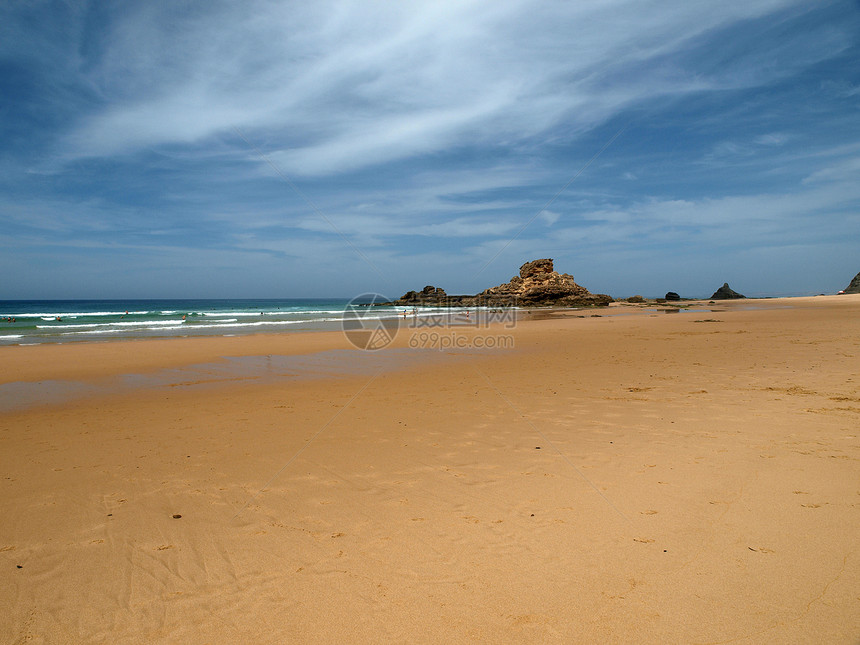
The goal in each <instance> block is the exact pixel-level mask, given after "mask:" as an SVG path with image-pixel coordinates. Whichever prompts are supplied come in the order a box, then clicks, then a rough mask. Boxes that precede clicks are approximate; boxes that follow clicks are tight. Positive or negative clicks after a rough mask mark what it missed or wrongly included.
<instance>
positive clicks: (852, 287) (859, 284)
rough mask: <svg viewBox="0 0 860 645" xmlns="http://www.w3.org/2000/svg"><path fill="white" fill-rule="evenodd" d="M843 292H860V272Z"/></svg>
mask: <svg viewBox="0 0 860 645" xmlns="http://www.w3.org/2000/svg"><path fill="white" fill-rule="evenodd" d="M842 293H860V273H858V274H857V275H855V276H854V279H853V280H852V281H851V284H849V285H848V286H847V287H845V289H844V290H843V291H842Z"/></svg>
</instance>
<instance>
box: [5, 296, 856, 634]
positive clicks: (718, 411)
mask: <svg viewBox="0 0 860 645" xmlns="http://www.w3.org/2000/svg"><path fill="white" fill-rule="evenodd" d="M664 309H665V308H653V307H652V308H646V307H638V306H632V305H626V304H620V303H615V304H613V305H612V306H611V307H609V308H607V309H599V310H592V311H584V312H568V313H563V314H557V315H546V314H541V313H538V312H535V313H533V314H525V315H523V316H522V317H521V320H520V321H519V322H518V323H517V324H516V326H515V327H514V328H511V329H509V328H506V327H505V326H504V325H500V326H496V327H492V328H490V329H473V328H469V327H467V326H462V327H458V328H455V329H440V330H436V331H437V332H438V334H439V338H437V341H439V340H440V339H441V337H447V338H451V337H452V334H454V335H456V336H457V338H459V339H460V341H462V342H463V344H464V345H471V347H461V348H458V349H452V348H447V347H446V348H439V347H438V346H429V345H432V343H430V344H425V346H424V347H423V348H422V349H414V348H411V347H410V341H411V342H412V344H413V345H414V344H415V340H414V338H415V337H414V334H415V333H416V332H415V331H414V330H409V329H401V330H400V333H399V334H398V336H397V338H396V339H395V341H394V343H393V345H392V346H391V347H389V348H386V349H383V350H379V351H378V352H372V353H371V352H362V351H359V350H356V349H354V348H352V346H351V345H350V343H349V342H348V340H347V339H346V338H345V337H344V335H343V334H341V333H339V332H326V333H301V334H299V333H296V334H279V335H258V336H245V337H235V338H198V339H171V340H140V341H130V342H108V343H98V344H67V345H40V346H33V347H3V348H0V365H2V366H3V369H2V373H0V389H2V388H4V387H5V388H6V392H7V393H8V392H13V393H25V394H26V396H25V394H21V395H20V396H21V397H23V398H20V397H19V395H18V394H14V396H13V395H8V394H7V397H6V399H5V401H6V404H7V407H6V409H5V410H4V411H2V412H0V471H2V481H0V486H2V488H0V490H2V495H0V518H2V519H0V606H2V607H3V608H4V609H3V611H2V612H0V613H2V617H0V641H2V642H4V643H24V642H32V643H101V642H110V643H144V642H145V643H201V644H202V643H239V642H245V643H285V642H296V643H332V642H348V643H365V642H366V643H373V642H400V643H406V642H410V643H418V642H427V643H443V642H446V643H447V642H455V643H461V642H488V643H521V642H534V643H573V642H584V643H588V642H594V643H634V642H635V643H669V642H675V643H711V644H716V643H857V642H858V639H860V593H859V592H858V589H860V552H858V547H857V545H858V537H860V513H858V510H860V507H858V503H860V442H858V435H860V295H843V296H826V297H816V298H791V299H774V300H747V301H732V302H720V303H717V304H714V305H708V304H707V303H706V302H705V303H703V304H700V305H695V306H693V307H691V310H689V311H682V312H677V313H667V312H666V311H664ZM501 335H504V336H510V337H511V338H512V339H513V341H514V342H513V346H512V347H506V348H498V347H497V348H492V347H482V348H476V347H474V345H476V344H477V341H476V337H480V338H479V339H478V340H480V341H482V343H483V344H484V345H486V344H488V342H487V339H488V338H489V337H498V336H501ZM425 340H429V339H426V338H425ZM433 342H435V341H433ZM489 344H492V343H489ZM38 383H42V385H37V384H38ZM14 388H17V389H14ZM38 388H44V390H43V391H44V395H40V394H39V390H38ZM34 393H35V394H34ZM27 397H29V398H27ZM13 399H14V400H13ZM16 401H17V402H18V404H17V405H13V403H15V402H16Z"/></svg>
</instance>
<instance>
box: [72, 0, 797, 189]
mask: <svg viewBox="0 0 860 645" xmlns="http://www.w3.org/2000/svg"><path fill="white" fill-rule="evenodd" d="M790 4H792V3H791V2H788V1H787V0H786V1H784V2H783V1H777V0H751V1H749V2H745V3H727V4H717V3H714V4H712V5H704V6H699V5H695V6H694V5H692V4H691V5H683V4H682V5H678V4H677V3H674V2H671V3H670V2H668V0H666V1H665V2H656V3H649V4H647V5H642V4H639V3H636V2H633V1H632V0H615V1H614V2H606V1H605V0H601V1H597V0H591V1H587V2H578V3H569V4H552V5H549V4H541V3H532V2H521V1H516V0H507V1H503V0H496V1H494V2H479V1H473V2H459V1H457V2H454V1H451V2H438V1H436V2H422V3H409V4H408V6H407V5H396V4H394V5H392V4H390V3H374V2H370V3H368V2H320V3H309V4H306V5H297V4H289V5H279V4H273V3H266V2H257V3H253V4H252V5H251V6H246V5H242V6H241V7H238V6H236V7H230V6H229V5H226V6H222V7H219V8H218V9H217V10H216V9H210V10H209V11H207V12H205V13H200V14H198V15H186V16H184V17H178V16H177V15H176V11H175V7H173V5H170V4H168V5H155V4H146V5H142V7H141V8H139V9H138V10H136V11H134V12H129V13H128V14H126V15H125V17H124V18H123V19H122V20H120V21H119V22H116V23H114V24H112V25H109V27H108V33H107V36H106V38H105V51H104V54H103V56H101V57H100V58H99V59H98V60H97V61H95V64H94V65H89V66H88V67H86V68H85V69H86V72H85V73H86V75H87V78H88V80H89V82H90V83H92V84H93V85H94V86H95V87H96V88H98V91H99V92H100V93H101V95H102V96H103V98H104V101H105V107H104V108H103V109H101V110H98V111H96V112H95V113H93V114H91V115H90V116H88V117H86V118H84V119H83V120H82V121H80V122H78V123H77V124H76V125H75V127H74V128H73V129H72V131H71V132H70V133H69V135H68V137H67V139H66V142H65V143H66V150H65V154H66V155H67V156H68V157H70V158H74V157H81V156H104V155H113V154H123V153H127V152H133V151H135V150H139V149H141V148H148V147H157V146H162V145H174V144H188V143H196V142H201V141H204V140H206V139H207V138H210V137H213V136H216V135H226V136H233V131H232V130H233V128H240V129H242V130H243V131H247V132H248V133H249V137H250V138H252V139H253V140H254V141H257V142H259V143H260V145H261V146H264V147H265V149H266V150H275V151H276V152H275V153H274V154H273V158H274V159H276V160H277V162H278V163H279V164H282V165H283V167H284V170H286V171H287V172H290V173H293V174H308V175H320V174H323V175H324V174H331V173H336V172H340V171H343V170H351V169H355V168H361V167H365V166H368V165H373V164H379V163H384V162H388V161H392V160H397V159H402V158H405V157H411V156H413V155H426V154H430V153H433V152H435V151H438V150H440V149H443V148H444V149H450V148H451V147H456V146H458V145H470V144H475V143H482V144H486V143H493V142H497V143H504V142H508V143H510V144H513V143H526V142H528V140H529V138H530V137H533V136H536V135H539V134H540V133H542V132H545V131H546V130H547V129H548V128H551V127H554V126H556V125H558V124H559V123H564V124H565V127H566V129H567V130H568V131H569V132H570V133H575V132H577V131H581V130H583V129H587V128H590V127H592V126H593V125H595V124H597V123H600V122H602V121H604V120H606V119H608V118H610V117H611V116H612V115H613V114H615V113H617V112H618V111H619V110H620V109H622V108H624V107H625V106H628V105H630V104H631V103H632V102H634V101H642V100H646V99H648V98H649V97H654V96H661V95H666V94H674V93H684V92H692V91H699V90H701V89H703V88H707V87H710V86H714V84H715V83H716V84H718V85H719V86H720V87H725V86H727V84H728V85H730V84H731V83H732V82H733V81H732V80H731V79H730V78H728V79H727V78H724V77H720V78H719V79H717V78H716V77H713V78H710V79H709V78H708V77H707V76H706V75H703V74H695V75H691V74H689V73H685V72H683V71H681V70H680V69H678V68H676V67H674V66H672V65H668V64H666V63H665V57H667V56H668V55H669V54H671V53H673V52H677V51H679V50H681V49H682V48H684V47H688V46H689V45H690V43H691V42H693V39H694V38H695V37H697V36H698V35H700V34H702V33H703V32H705V31H707V30H710V29H714V28H717V27H720V26H723V25H726V24H728V23H730V22H732V21H736V20H743V19H748V18H754V17H756V16H759V15H762V14H765V13H767V12H769V11H773V10H775V9H778V8H780V7H784V6H788V5H790ZM648 61H654V64H653V65H650V66H649V65H648ZM634 70H635V74H634V75H633V76H630V77H629V78H626V79H625V80H624V82H615V83H613V84H612V85H609V86H608V85H607V84H606V81H607V79H611V78H622V77H624V76H625V75H626V74H627V73H628V71H634ZM760 74H765V72H764V71H761V73H760ZM760 74H759V75H760ZM747 76H748V75H747V74H746V73H745V72H744V73H741V74H739V75H738V77H737V78H738V79H739V82H748V79H747Z"/></svg>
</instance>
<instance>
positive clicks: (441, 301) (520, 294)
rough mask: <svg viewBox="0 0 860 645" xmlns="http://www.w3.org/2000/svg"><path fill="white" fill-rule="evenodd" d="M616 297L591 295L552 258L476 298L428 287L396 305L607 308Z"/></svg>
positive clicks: (531, 264) (528, 264)
mask: <svg viewBox="0 0 860 645" xmlns="http://www.w3.org/2000/svg"><path fill="white" fill-rule="evenodd" d="M610 302H612V298H611V297H610V296H607V295H606V294H603V293H591V292H590V291H589V290H588V289H586V288H585V287H583V286H580V285H578V284H576V282H574V281H573V276H572V275H569V274H567V273H558V272H557V271H555V270H554V269H553V264H552V260H551V259H549V258H545V259H541V260H533V261H531V262H526V263H525V264H524V265H522V266H521V267H520V273H519V275H515V276H514V277H513V278H511V281H510V282H506V283H505V284H500V285H499V286H497V287H492V288H491V289H486V290H484V291H482V292H481V293H479V294H478V295H476V296H449V295H447V294H446V293H445V290H444V289H440V288H438V287H433V286H426V287H424V289H423V290H421V291H409V292H408V293H406V294H404V296H403V297H402V298H400V299H399V300H396V301H395V302H393V303H388V304H392V305H407V306H408V305H412V306H417V305H448V306H456V307H481V306H488V307H507V306H525V307H530V306H556V307H582V306H606V305H608V304H609V303H610Z"/></svg>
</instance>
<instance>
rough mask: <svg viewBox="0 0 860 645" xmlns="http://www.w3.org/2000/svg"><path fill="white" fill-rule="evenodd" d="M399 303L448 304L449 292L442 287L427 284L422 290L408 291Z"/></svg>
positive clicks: (414, 304)
mask: <svg viewBox="0 0 860 645" xmlns="http://www.w3.org/2000/svg"><path fill="white" fill-rule="evenodd" d="M397 304H403V305H413V306H417V305H445V304H448V294H447V293H445V290H444V289H442V288H440V287H434V286H432V285H427V286H426V287H424V288H423V289H422V290H421V291H408V292H406V293H405V294H404V295H403V297H401V298H400V300H398V301H397Z"/></svg>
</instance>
